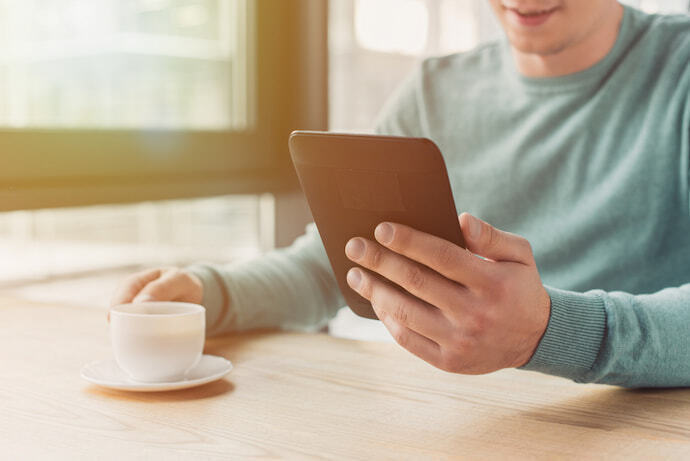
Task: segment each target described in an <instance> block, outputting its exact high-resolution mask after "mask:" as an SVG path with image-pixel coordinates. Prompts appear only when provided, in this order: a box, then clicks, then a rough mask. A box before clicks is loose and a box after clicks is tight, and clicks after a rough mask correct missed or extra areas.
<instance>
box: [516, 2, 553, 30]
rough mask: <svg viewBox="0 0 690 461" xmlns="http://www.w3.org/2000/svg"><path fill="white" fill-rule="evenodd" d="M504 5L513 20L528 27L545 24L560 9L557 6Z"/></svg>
mask: <svg viewBox="0 0 690 461" xmlns="http://www.w3.org/2000/svg"><path fill="white" fill-rule="evenodd" d="M503 7H504V8H505V9H506V10H507V11H508V16H509V18H510V20H511V21H513V22H515V23H517V24H519V25H521V26H527V27H536V26H539V25H542V24H544V23H545V22H546V21H548V20H549V18H550V17H551V15H553V13H554V12H556V10H558V7H557V6H555V7H551V8H527V7H520V6H509V5H503Z"/></svg>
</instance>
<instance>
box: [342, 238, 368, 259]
mask: <svg viewBox="0 0 690 461" xmlns="http://www.w3.org/2000/svg"><path fill="white" fill-rule="evenodd" d="M345 254H346V255H347V257H348V258H350V259H352V260H353V261H356V260H358V259H360V258H361V257H362V256H364V242H363V241H362V239H361V238H359V237H356V238H353V239H350V241H349V242H347V245H345Z"/></svg>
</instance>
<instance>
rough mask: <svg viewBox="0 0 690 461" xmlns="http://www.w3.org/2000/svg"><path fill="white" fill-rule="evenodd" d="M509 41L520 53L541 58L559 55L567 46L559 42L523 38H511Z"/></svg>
mask: <svg viewBox="0 0 690 461" xmlns="http://www.w3.org/2000/svg"><path fill="white" fill-rule="evenodd" d="M509 40H510V44H511V45H512V46H513V48H515V49H517V50H518V51H519V52H521V53H526V54H536V55H540V56H549V55H553V54H558V53H560V52H561V51H563V49H564V48H566V46H567V45H566V44H564V43H562V42H561V41H558V40H544V39H536V38H532V39H525V38H523V37H509Z"/></svg>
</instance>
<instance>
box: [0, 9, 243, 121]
mask: <svg viewBox="0 0 690 461" xmlns="http://www.w3.org/2000/svg"><path fill="white" fill-rule="evenodd" d="M26 18H33V20H32V27H30V28H25V27H19V25H21V24H24V23H25V22H26ZM246 19H247V11H246V4H245V3H244V2H240V1H220V0H202V1H190V0H185V1H180V0H128V1H118V0H96V1H94V0H91V1H85V0H63V1H60V2H55V1H46V0H33V1H25V2H14V1H11V0H4V1H2V2H0V29H1V30H3V31H4V34H2V35H0V87H1V88H2V90H3V92H4V94H5V97H4V98H3V99H4V100H5V103H4V104H3V105H2V106H0V124H1V125H5V126H10V127H66V128H79V127H81V128H172V129H210V130H219V129H243V128H247V125H248V119H247V116H248V111H249V107H248V105H249V104H251V103H252V102H253V101H251V100H250V98H248V88H247V76H248V73H249V71H250V69H249V68H248V63H247V52H246V50H247V49H248V43H247V41H248V37H247V34H246V33H243V28H242V27H240V25H241V24H242V23H243V22H245V21H246Z"/></svg>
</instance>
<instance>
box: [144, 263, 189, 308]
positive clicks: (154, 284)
mask: <svg viewBox="0 0 690 461" xmlns="http://www.w3.org/2000/svg"><path fill="white" fill-rule="evenodd" d="M146 301H181V302H193V303H198V302H200V301H201V299H200V297H199V295H198V287H197V286H196V283H195V281H194V279H192V278H191V277H190V276H189V274H187V273H186V272H184V271H181V270H179V269H169V270H166V271H164V272H163V274H162V275H161V276H160V277H159V278H157V279H155V280H153V281H151V282H149V283H148V284H147V285H146V286H145V287H143V288H142V289H141V291H140V292H139V294H137V295H136V296H135V297H134V299H133V300H132V302H135V303H137V302H146Z"/></svg>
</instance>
